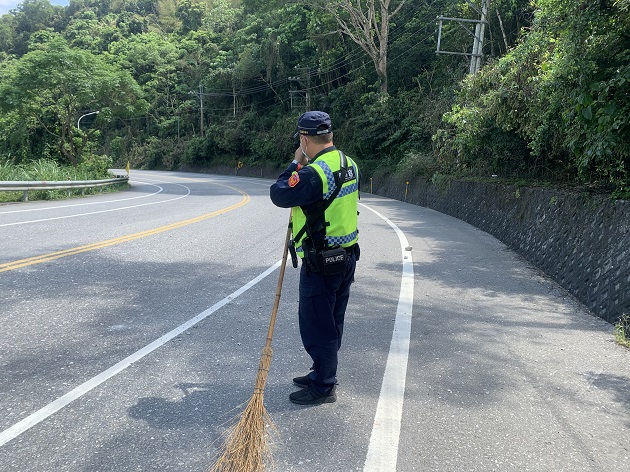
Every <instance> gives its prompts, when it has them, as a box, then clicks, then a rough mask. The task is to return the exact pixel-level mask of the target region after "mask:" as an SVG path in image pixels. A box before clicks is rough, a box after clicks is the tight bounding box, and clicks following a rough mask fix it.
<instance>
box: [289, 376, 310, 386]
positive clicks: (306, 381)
mask: <svg viewBox="0 0 630 472" xmlns="http://www.w3.org/2000/svg"><path fill="white" fill-rule="evenodd" d="M293 383H294V384H295V385H297V386H298V387H300V388H308V386H309V385H310V384H311V378H310V377H309V376H308V374H307V375H304V376H302V377H295V378H294V379H293Z"/></svg>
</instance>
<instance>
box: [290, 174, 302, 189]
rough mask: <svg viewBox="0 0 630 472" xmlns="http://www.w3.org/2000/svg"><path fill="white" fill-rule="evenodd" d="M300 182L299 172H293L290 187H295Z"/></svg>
mask: <svg viewBox="0 0 630 472" xmlns="http://www.w3.org/2000/svg"><path fill="white" fill-rule="evenodd" d="M299 181H300V175H299V174H298V173H297V172H293V173H292V174H291V177H289V187H295V186H296V185H297V184H298V182H299Z"/></svg>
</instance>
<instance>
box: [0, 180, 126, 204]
mask: <svg viewBox="0 0 630 472" xmlns="http://www.w3.org/2000/svg"><path fill="white" fill-rule="evenodd" d="M128 181H129V176H128V175H126V176H118V177H116V178H113V179H104V180H55V181H45V180H42V181H27V180H9V181H0V192H24V196H23V197H22V201H24V202H26V201H28V192H29V191H33V190H64V189H73V188H82V189H86V188H92V187H105V186H107V185H114V184H122V183H127V182H128Z"/></svg>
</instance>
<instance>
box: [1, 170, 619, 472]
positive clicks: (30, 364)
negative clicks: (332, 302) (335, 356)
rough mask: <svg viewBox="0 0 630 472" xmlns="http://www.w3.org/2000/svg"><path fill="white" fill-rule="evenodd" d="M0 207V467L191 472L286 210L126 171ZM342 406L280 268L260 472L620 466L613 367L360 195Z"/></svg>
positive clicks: (233, 401)
mask: <svg viewBox="0 0 630 472" xmlns="http://www.w3.org/2000/svg"><path fill="white" fill-rule="evenodd" d="M131 181H132V186H131V188H130V189H128V190H125V191H122V192H119V193H115V194H102V195H98V196H92V197H87V198H81V199H73V200H68V201H55V202H29V203H22V204H11V205H2V206H0V321H1V326H2V329H1V330H0V471H2V472H5V471H37V472H40V471H54V472H57V471H73V472H74V471H85V472H88V471H89V472H94V471H154V470H160V471H204V470H206V469H207V467H208V465H209V464H210V463H211V462H212V457H213V455H214V454H215V453H216V450H217V447H218V445H219V444H220V442H221V440H222V438H221V435H222V434H223V433H224V432H225V430H226V426H227V425H228V424H229V423H230V422H231V420H232V419H233V417H234V416H235V415H238V413H239V412H240V411H241V410H240V408H242V404H243V403H244V402H246V401H247V400H248V399H249V397H250V396H251V394H252V391H253V382H254V379H255V377H256V372H257V368H258V359H259V357H260V350H261V348H262V346H263V345H264V339H265V336H266V332H267V326H268V322H269V315H270V313H271V307H272V304H273V298H274V294H275V289H276V284H277V277H278V267H279V261H280V258H281V256H282V246H283V243H284V236H285V234H286V224H287V220H288V216H289V215H288V211H287V210H283V209H278V208H276V207H274V206H273V205H272V204H271V202H270V201H269V197H268V193H269V185H270V183H271V182H270V181H269V180H262V179H250V178H236V177H229V176H214V175H202V174H184V173H174V172H149V171H132V174H131ZM360 211H361V215H360V217H359V220H360V232H361V236H360V242H361V248H362V257H361V261H360V262H359V263H358V267H357V277H356V283H355V285H354V287H353V292H352V295H351V302H350V306H349V309H348V312H347V316H346V330H345V333H344V346H342V351H341V355H340V367H339V383H340V384H339V390H338V401H337V403H334V404H327V405H322V406H319V407H312V408H304V407H299V406H297V405H293V404H292V403H290V402H289V400H288V394H289V393H290V392H292V391H294V387H293V386H292V384H291V378H292V377H293V376H296V375H303V374H305V373H306V372H307V369H308V367H309V365H310V363H309V360H308V358H307V355H306V354H305V353H304V351H303V349H302V348H301V343H300V339H299V334H298V329H297V314H296V311H297V285H298V284H297V282H298V271H297V270H294V269H293V268H291V267H288V268H287V271H286V276H285V281H284V285H283V293H282V300H281V303H280V310H279V313H278V320H277V323H276V330H275V336H274V343H273V348H274V355H273V361H272V365H271V371H270V373H269V377H268V380H267V387H266V391H265V405H266V407H267V410H268V411H269V413H270V414H271V417H272V419H273V421H274V423H275V425H276V427H277V433H276V435H275V442H274V448H273V458H274V464H273V467H272V469H273V470H274V471H277V472H290V471H314V472H336V471H340V472H345V471H353V470H363V471H366V472H367V471H382V472H390V471H391V472H394V471H404V472H406V471H416V470H417V471H525V470H531V471H564V470H566V471H607V472H608V471H627V470H630V450H629V449H630V387H629V385H630V351H628V350H627V349H624V348H621V347H619V346H618V345H616V344H615V343H614V339H613V335H612V327H611V326H610V325H609V324H607V323H605V322H603V321H602V320H600V319H598V318H595V317H593V316H591V315H590V314H589V313H588V312H587V311H586V310H585V309H584V308H583V307H582V306H581V305H580V304H578V303H577V302H576V301H574V300H573V299H572V298H571V297H570V296H569V295H567V294H566V293H565V292H564V291H563V290H561V289H560V288H559V287H558V286H557V285H555V284H554V283H553V282H551V281H550V280H549V279H548V278H546V277H545V276H544V275H543V274H541V273H540V272H539V271H537V270H536V269H535V268H533V267H531V266H530V265H528V264H527V263H526V262H524V261H523V260H522V259H520V258H519V257H518V256H517V255H515V254H514V253H513V252H511V251H510V250H508V249H507V248H506V247H505V246H504V245H503V244H501V243H500V242H498V241H497V240H495V239H494V238H493V237H491V236H489V235H488V234H486V233H483V232H481V231H479V230H477V229H475V228H473V227H471V226H470V225H468V224H466V223H463V222H462V221H459V220H456V219H454V218H451V217H448V216H445V215H443V214H440V213H437V212H434V211H432V210H428V209H426V208H421V207H416V206H412V205H408V204H405V203H402V202H398V201H393V200H388V199H384V198H379V197H375V196H372V195H365V194H364V195H362V199H361V207H360Z"/></svg>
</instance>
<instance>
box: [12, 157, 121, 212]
mask: <svg viewBox="0 0 630 472" xmlns="http://www.w3.org/2000/svg"><path fill="white" fill-rule="evenodd" d="M109 167H111V159H105V158H103V157H94V158H92V159H87V160H84V161H83V162H81V163H80V164H79V165H77V166H72V165H65V166H64V165H61V164H59V162H57V161H54V160H52V159H39V160H37V161H32V162H25V163H22V164H14V163H12V162H11V161H4V162H0V181H44V180H45V181H48V182H51V181H64V180H100V179H108V178H112V177H113V175H112V174H111V173H110V172H109V171H108V168H109ZM103 190H107V188H106V189H101V188H96V189H89V188H88V189H75V190H40V191H35V190H34V191H30V192H29V200H53V199H56V198H67V197H68V196H70V195H80V194H85V193H93V192H101V191H103ZM22 196H23V192H0V202H16V201H19V200H21V199H22Z"/></svg>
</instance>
